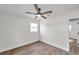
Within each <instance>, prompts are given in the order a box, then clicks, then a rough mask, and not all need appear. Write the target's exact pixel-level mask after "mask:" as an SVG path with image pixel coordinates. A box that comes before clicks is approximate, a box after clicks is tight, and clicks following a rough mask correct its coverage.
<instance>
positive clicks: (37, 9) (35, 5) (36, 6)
mask: <svg viewBox="0 0 79 59" xmlns="http://www.w3.org/2000/svg"><path fill="white" fill-rule="evenodd" d="M34 7H35V9H36V12H37V14H38V13H40V11H39V8H38V5H37V4H34Z"/></svg>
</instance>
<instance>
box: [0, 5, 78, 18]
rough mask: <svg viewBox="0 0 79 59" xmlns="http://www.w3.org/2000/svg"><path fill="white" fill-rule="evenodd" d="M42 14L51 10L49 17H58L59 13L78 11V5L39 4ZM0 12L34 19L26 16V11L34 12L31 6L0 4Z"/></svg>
mask: <svg viewBox="0 0 79 59" xmlns="http://www.w3.org/2000/svg"><path fill="white" fill-rule="evenodd" d="M38 6H39V7H40V8H41V9H42V12H44V11H47V10H53V13H52V14H51V16H50V17H54V16H58V15H60V14H61V13H66V12H70V11H74V10H77V9H79V5H78V4H39V5H38ZM0 11H3V12H7V13H11V14H16V15H20V16H24V17H26V16H27V17H30V18H34V16H33V15H31V14H30V15H29V14H26V13H25V12H26V11H30V12H36V11H35V9H34V6H33V4H0Z"/></svg>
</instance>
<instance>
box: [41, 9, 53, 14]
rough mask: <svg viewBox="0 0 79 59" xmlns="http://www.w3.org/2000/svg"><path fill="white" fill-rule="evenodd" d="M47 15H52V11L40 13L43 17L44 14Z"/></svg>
mask: <svg viewBox="0 0 79 59" xmlns="http://www.w3.org/2000/svg"><path fill="white" fill-rule="evenodd" d="M49 13H52V10H50V11H46V12H44V13H42V15H44V14H49Z"/></svg>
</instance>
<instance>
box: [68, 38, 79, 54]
mask: <svg viewBox="0 0 79 59" xmlns="http://www.w3.org/2000/svg"><path fill="white" fill-rule="evenodd" d="M71 40H72V41H71V42H69V45H70V52H69V54H70V55H79V47H78V46H77V39H71Z"/></svg>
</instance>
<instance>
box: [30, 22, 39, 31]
mask: <svg viewBox="0 0 79 59" xmlns="http://www.w3.org/2000/svg"><path fill="white" fill-rule="evenodd" d="M30 27H31V28H30V31H31V32H38V24H37V23H31V24H30Z"/></svg>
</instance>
